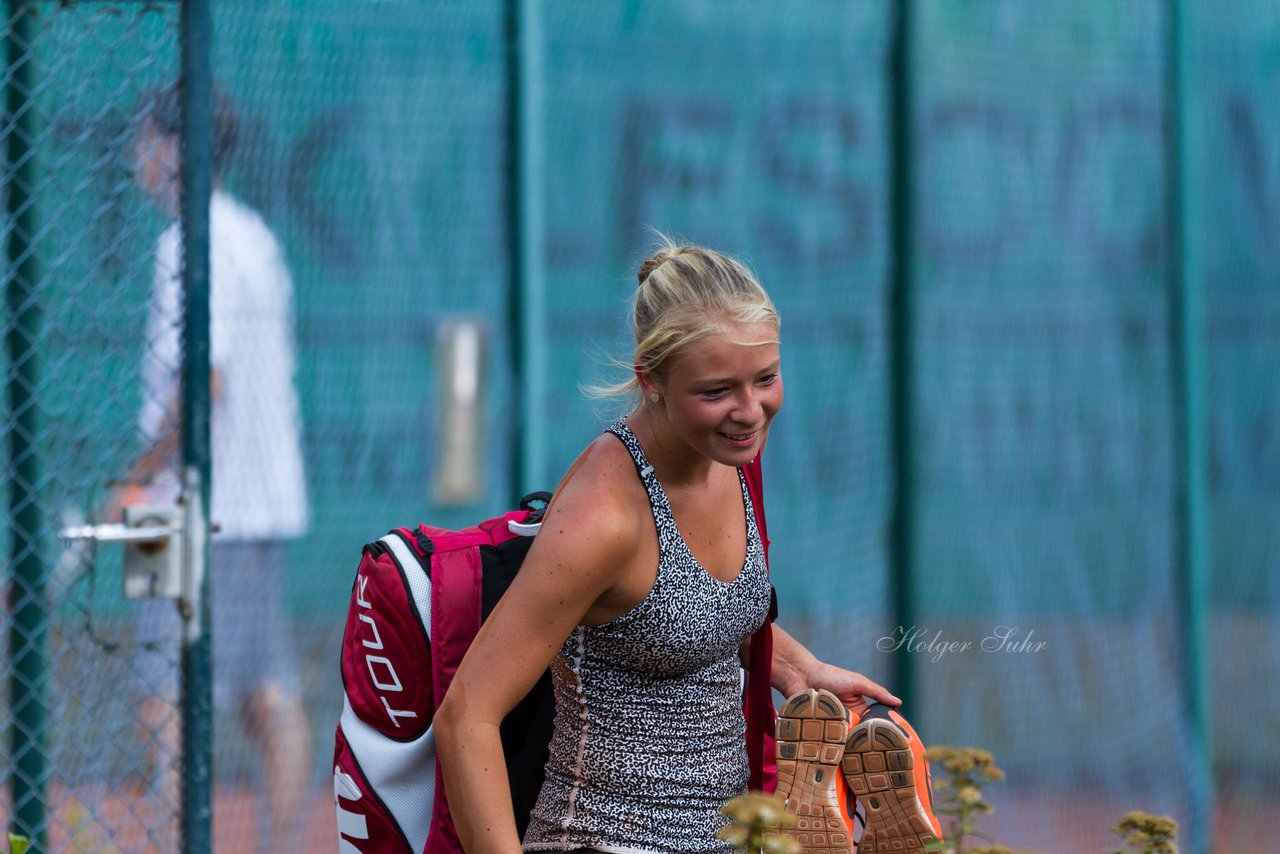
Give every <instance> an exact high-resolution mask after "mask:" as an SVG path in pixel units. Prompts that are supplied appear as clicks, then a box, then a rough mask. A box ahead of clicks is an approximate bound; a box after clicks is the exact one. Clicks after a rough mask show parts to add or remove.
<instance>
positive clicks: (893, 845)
mask: <svg viewBox="0 0 1280 854" xmlns="http://www.w3.org/2000/svg"><path fill="white" fill-rule="evenodd" d="M779 745H781V737H779ZM924 750H925V748H924V743H923V742H922V741H921V740H920V736H918V735H916V731H915V730H914V729H912V727H911V724H909V723H907V719H906V718H904V717H903V716H902V715H901V714H900V713H899V712H898V710H897V709H892V708H890V707H888V706H885V705H882V704H880V703H875V704H873V705H872V706H871V708H869V709H867V711H866V713H865V714H864V715H863V716H862V718H861V719H860V720H859V721H858V723H857V724H856V725H855V726H854V727H853V728H852V729H851V730H850V731H849V737H848V738H847V739H846V740H845V749H844V756H843V758H842V759H841V762H840V767H841V769H842V770H843V771H844V778H845V781H846V782H847V783H848V786H849V789H850V790H851V791H852V792H853V794H854V796H855V797H857V799H858V802H859V805H860V806H861V807H862V808H863V810H864V811H865V813H866V827H865V828H863V830H862V838H861V840H860V841H859V844H858V846H857V849H856V850H857V851H858V854H880V852H882V851H889V852H898V851H923V850H924V846H925V845H926V844H928V843H930V842H940V841H942V824H941V822H939V821H938V817H937V816H936V815H934V813H933V787H932V785H931V783H930V778H929V763H928V762H926V761H925V759H924ZM778 779H779V782H781V779H782V762H781V760H779V762H778ZM803 844H804V842H803V840H801V845H803ZM806 850H807V848H806Z"/></svg>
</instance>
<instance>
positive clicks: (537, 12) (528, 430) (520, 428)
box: [507, 0, 549, 500]
mask: <svg viewBox="0 0 1280 854" xmlns="http://www.w3.org/2000/svg"><path fill="white" fill-rule="evenodd" d="M507 10H508V12H507V25H508V26H507V35H508V43H509V44H510V46H511V59H510V61H509V63H508V68H509V80H508V91H509V93H510V114H511V117H512V121H511V136H510V140H511V145H510V148H509V150H510V151H511V157H510V169H511V174H510V187H511V193H510V202H509V211H510V218H511V241H512V243H511V259H512V264H511V267H512V269H511V292H510V293H511V298H510V301H509V317H508V328H509V329H510V331H511V356H512V365H513V369H512V382H513V385H514V387H515V393H516V398H517V400H518V404H517V408H518V415H517V418H518V424H517V429H516V437H517V438H516V440H515V447H514V449H513V454H514V461H513V466H512V476H513V480H514V487H515V489H514V495H513V496H512V498H513V500H515V499H519V498H520V497H521V496H522V495H524V494H526V493H528V492H530V491H531V490H534V489H546V488H547V487H546V484H545V479H546V477H547V417H546V403H547V372H548V369H549V366H548V354H547V299H546V268H545V264H544V257H545V253H544V251H543V248H544V247H545V246H546V217H545V215H544V210H545V200H546V197H545V187H544V179H545V174H544V172H545V164H546V154H545V148H544V138H543V119H544V116H543V78H544V74H545V62H544V42H543V35H542V4H541V2H540V0H510V2H509V4H508V7H507Z"/></svg>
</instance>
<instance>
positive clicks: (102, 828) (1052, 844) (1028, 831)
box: [0, 787, 1280, 854]
mask: <svg viewBox="0 0 1280 854" xmlns="http://www.w3.org/2000/svg"><path fill="white" fill-rule="evenodd" d="M993 794H994V793H993ZM257 798H258V793H257V792H256V791H254V790H252V789H249V788H244V787H222V788H219V789H218V790H217V794H216V795H215V799H214V809H213V816H214V819H213V838H214V850H215V851H221V852H235V854H251V853H252V852H260V851H264V849H262V848H260V847H259V845H260V839H259V828H258V818H257V812H256V804H255V802H256V800H257ZM994 801H995V803H996V808H997V813H996V814H995V815H992V816H990V817H988V818H987V819H985V820H984V821H983V822H982V823H980V824H979V827H980V828H982V829H985V830H986V831H988V832H990V833H991V834H992V835H993V836H994V837H995V839H996V841H997V842H999V843H1001V844H1004V845H1008V846H1009V847H1011V848H1014V849H1015V850H1024V849H1025V850H1028V851H1037V852H1042V854H1082V853H1083V852H1097V854H1104V852H1110V851H1114V850H1115V849H1116V847H1117V843H1118V841H1119V840H1118V839H1117V838H1116V837H1115V836H1113V835H1112V834H1111V833H1110V830H1109V829H1110V826H1111V825H1112V824H1113V823H1114V822H1115V821H1116V820H1118V819H1119V818H1120V816H1121V815H1122V814H1123V813H1124V812H1125V811H1126V810H1128V809H1131V808H1140V807H1141V805H1140V804H1120V803H1117V802H1114V801H1113V800H1110V799H1100V798H1087V797H1080V796H1072V795H1071V794H1069V793H1063V794H1062V795H1061V796H1060V797H1055V798H1054V800H1053V801H1052V802H1050V801H1048V800H1046V799H1043V798H1038V799H1036V800H1033V799H1029V798H1019V797H1017V796H1016V794H1012V793H1010V792H1004V793H1001V794H1000V795H999V796H997V797H995V798H994ZM53 802H54V803H56V804H57V807H56V809H55V815H56V821H55V822H54V827H53V828H52V829H51V831H50V834H49V850H50V854H53V852H66V854H71V852H75V854H113V852H114V854H166V852H171V851H176V850H177V847H176V845H175V844H173V842H172V841H171V839H172V837H170V839H165V838H164V836H163V835H162V833H163V831H157V830H156V828H157V827H166V826H167V829H168V831H169V833H170V834H172V833H173V826H172V824H170V823H169V819H168V816H169V813H168V811H166V810H163V809H162V808H161V806H160V804H159V803H158V801H157V800H156V799H155V798H153V797H150V796H145V795H140V794H138V793H130V792H128V791H120V792H114V793H108V794H103V793H101V792H95V793H92V794H90V793H88V792H79V793H77V792H69V791H65V790H63V791H60V792H57V793H55V794H54V797H53ZM0 820H2V821H3V822H4V824H6V825H7V824H8V810H7V808H5V809H2V810H0ZM334 822H335V819H334V807H333V799H332V796H331V795H330V794H329V792H327V791H324V790H322V789H320V788H319V787H317V789H316V791H315V797H314V799H313V800H312V802H311V805H310V807H309V808H308V809H307V812H306V814H305V815H304V817H303V821H302V823H301V827H300V835H299V838H298V843H297V848H296V850H297V851H306V852H323V851H335V850H337V840H336V830H335V829H334V828H335V823H334ZM1215 824H1216V831H1215V834H1214V843H1213V852H1214V854H1254V852H1257V854H1268V852H1272V851H1275V850H1276V849H1275V840H1276V839H1280V805H1278V804H1262V803H1248V802H1247V801H1246V799H1245V796H1243V795H1241V796H1238V797H1235V798H1233V799H1231V802H1230V803H1229V804H1228V805H1227V806H1226V807H1223V808H1220V809H1219V810H1218V814H1217V817H1216V820H1215ZM974 841H975V843H977V842H978V840H974ZM271 854H277V852H271ZM279 854H284V852H279Z"/></svg>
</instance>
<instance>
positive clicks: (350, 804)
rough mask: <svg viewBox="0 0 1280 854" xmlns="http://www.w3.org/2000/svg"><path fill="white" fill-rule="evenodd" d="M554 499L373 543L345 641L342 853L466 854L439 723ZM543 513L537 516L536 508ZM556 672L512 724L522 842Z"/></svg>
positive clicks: (537, 498) (336, 781)
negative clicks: (440, 749) (439, 750)
mask: <svg viewBox="0 0 1280 854" xmlns="http://www.w3.org/2000/svg"><path fill="white" fill-rule="evenodd" d="M550 499H551V495H550V493H546V492H535V493H533V494H531V495H528V496H526V497H525V498H524V500H522V501H521V502H520V509H519V510H515V511H512V512H510V513H507V514H505V515H503V516H498V517H496V518H493V519H488V520H486V521H484V522H481V523H480V524H478V525H475V526H473V527H470V528H465V529H463V530H460V531H451V530H445V529H443V528H433V527H431V526H429V525H420V526H418V527H417V528H396V529H395V530H393V531H391V532H390V533H388V534H387V535H386V536H385V537H383V538H381V539H380V540H378V541H377V542H374V543H370V544H369V545H367V546H365V547H364V551H363V554H362V556H361V559H360V568H359V570H358V571H357V573H356V579H355V583H354V585H353V587H352V591H351V604H350V608H349V610H348V612H347V624H346V630H345V632H344V633H343V638H342V684H343V689H344V695H345V696H344V699H343V709H342V717H341V719H340V721H339V723H338V728H337V732H336V734H335V737H334V759H333V763H334V768H333V796H334V803H335V804H336V808H337V816H338V837H339V841H338V850H339V851H340V852H343V854H355V852H359V854H426V853H427V852H430V854H457V853H458V852H461V851H462V845H461V843H460V842H459V840H458V834H457V830H456V829H455V827H454V825H453V821H452V820H451V819H450V816H449V804H448V801H447V799H446V798H445V792H444V784H443V778H442V776H441V771H440V767H439V764H438V763H437V762H436V748H435V735H434V733H433V731H432V727H431V723H432V718H433V717H434V715H435V710H436V709H437V708H439V706H440V702H441V701H442V700H443V699H444V695H445V691H446V690H448V688H449V683H450V682H451V681H452V679H453V675H454V673H456V672H457V669H458V664H459V663H460V662H461V661H462V656H463V655H464V654H465V653H466V651H467V647H468V646H470V644H471V641H472V639H473V638H474V637H475V635H476V632H478V631H479V630H480V623H481V622H482V621H483V620H484V619H486V618H487V617H488V616H489V613H490V612H491V611H492V610H493V608H494V606H495V605H496V604H497V602H498V599H499V598H500V597H501V596H502V593H503V592H504V591H505V590H506V589H507V587H508V585H510V584H511V581H512V579H513V578H514V577H515V574H516V572H517V571H518V570H519V568H520V564H521V563H522V562H523V561H524V557H525V555H526V554H527V553H528V551H529V545H530V543H532V541H533V536H534V535H535V534H536V533H537V530H538V526H539V524H540V520H541V517H542V512H543V510H545V506H546V504H547V502H548V501H550ZM537 504H540V505H542V506H541V507H538V508H537V509H535V505H537ZM553 716H554V701H553V699H552V694H551V678H550V674H549V673H546V674H543V677H542V679H541V680H539V682H538V683H537V684H536V685H535V686H534V688H533V690H532V691H530V692H529V694H528V696H526V697H525V699H524V700H523V701H521V703H520V704H519V705H518V706H516V708H515V709H513V710H512V711H511V713H510V714H509V715H508V716H507V717H506V719H505V720H504V721H503V724H502V746H503V752H504V753H505V755H506V760H507V776H508V779H509V782H510V784H511V797H512V802H513V804H514V806H515V812H516V822H517V825H518V827H519V830H520V832H521V834H523V833H524V829H525V826H526V825H527V824H528V818H529V811H530V810H531V809H532V808H533V804H534V801H535V800H536V799H537V796H538V790H539V789H540V788H541V787H542V781H543V775H544V771H543V768H544V766H545V765H546V761H547V752H548V745H549V744H550V742H551V728H552V720H553Z"/></svg>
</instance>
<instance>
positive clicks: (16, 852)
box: [9, 833, 31, 854]
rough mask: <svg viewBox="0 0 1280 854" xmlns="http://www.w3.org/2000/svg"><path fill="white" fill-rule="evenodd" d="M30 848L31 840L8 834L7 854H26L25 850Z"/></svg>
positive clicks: (15, 834)
mask: <svg viewBox="0 0 1280 854" xmlns="http://www.w3.org/2000/svg"><path fill="white" fill-rule="evenodd" d="M30 847H31V840H30V839H28V838H27V837H25V836H20V835H19V834H17V833H10V834H9V854H27V849H28V848H30Z"/></svg>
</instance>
